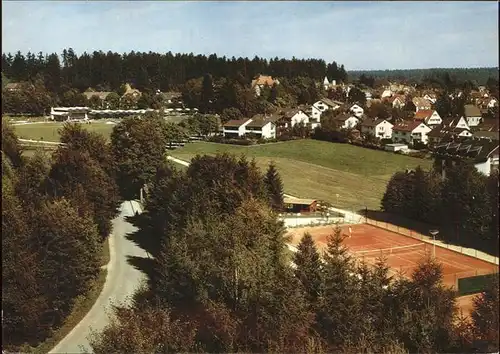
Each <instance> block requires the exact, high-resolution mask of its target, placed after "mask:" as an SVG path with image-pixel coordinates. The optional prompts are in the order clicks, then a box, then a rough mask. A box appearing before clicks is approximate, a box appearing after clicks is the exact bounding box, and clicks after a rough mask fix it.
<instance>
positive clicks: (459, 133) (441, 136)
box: [427, 125, 472, 146]
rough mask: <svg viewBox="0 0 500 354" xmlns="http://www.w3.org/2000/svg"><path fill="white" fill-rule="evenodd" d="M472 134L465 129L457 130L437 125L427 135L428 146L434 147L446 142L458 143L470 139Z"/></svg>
mask: <svg viewBox="0 0 500 354" xmlns="http://www.w3.org/2000/svg"><path fill="white" fill-rule="evenodd" d="M471 136H472V133H471V131H470V130H469V129H467V128H457V127H449V126H443V125H439V126H437V127H434V128H433V129H432V130H431V131H430V132H429V133H428V134H427V137H428V139H429V143H428V144H429V145H430V146H435V145H437V144H440V143H442V142H446V141H459V140H463V139H467V138H470V137H471Z"/></svg>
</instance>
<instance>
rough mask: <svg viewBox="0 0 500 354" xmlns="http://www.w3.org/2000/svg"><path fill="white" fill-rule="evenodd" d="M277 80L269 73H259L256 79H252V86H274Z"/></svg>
mask: <svg viewBox="0 0 500 354" xmlns="http://www.w3.org/2000/svg"><path fill="white" fill-rule="evenodd" d="M275 82H276V81H275V80H274V79H273V77H272V76H269V75H259V76H257V77H256V78H255V79H253V80H252V87H254V86H256V85H262V86H265V85H268V86H269V87H271V86H273V85H274V83H275Z"/></svg>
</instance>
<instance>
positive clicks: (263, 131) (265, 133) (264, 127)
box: [245, 114, 279, 139]
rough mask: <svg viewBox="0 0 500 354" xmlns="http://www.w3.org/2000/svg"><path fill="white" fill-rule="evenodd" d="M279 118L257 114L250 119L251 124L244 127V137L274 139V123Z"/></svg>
mask: <svg viewBox="0 0 500 354" xmlns="http://www.w3.org/2000/svg"><path fill="white" fill-rule="evenodd" d="M278 119H279V116H275V115H274V116H265V115H261V114H257V115H255V116H253V117H252V119H251V122H250V123H248V124H246V125H245V135H253V136H255V137H256V138H259V139H260V138H262V139H274V138H276V122H277V121H278Z"/></svg>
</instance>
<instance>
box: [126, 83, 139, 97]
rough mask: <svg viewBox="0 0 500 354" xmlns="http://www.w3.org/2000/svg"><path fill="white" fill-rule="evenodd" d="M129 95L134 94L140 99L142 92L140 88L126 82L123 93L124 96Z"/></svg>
mask: <svg viewBox="0 0 500 354" xmlns="http://www.w3.org/2000/svg"><path fill="white" fill-rule="evenodd" d="M127 95H132V97H134V98H135V99H138V98H139V97H140V96H141V95H142V93H141V91H139V90H138V89H133V88H132V87H131V86H130V84H125V93H124V94H123V95H122V97H125V96H127Z"/></svg>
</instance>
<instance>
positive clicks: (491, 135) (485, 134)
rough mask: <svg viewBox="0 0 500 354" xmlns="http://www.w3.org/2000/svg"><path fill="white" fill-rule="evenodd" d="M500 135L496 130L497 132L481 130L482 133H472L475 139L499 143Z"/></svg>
mask: <svg viewBox="0 0 500 354" xmlns="http://www.w3.org/2000/svg"><path fill="white" fill-rule="evenodd" d="M499 135H500V134H499V133H498V130H496V131H483V130H480V131H477V132H474V133H472V137H473V138H475V139H490V140H494V141H498V138H499Z"/></svg>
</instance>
